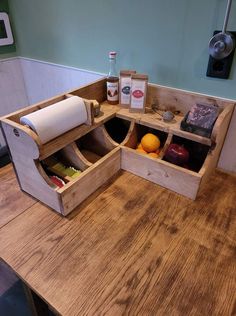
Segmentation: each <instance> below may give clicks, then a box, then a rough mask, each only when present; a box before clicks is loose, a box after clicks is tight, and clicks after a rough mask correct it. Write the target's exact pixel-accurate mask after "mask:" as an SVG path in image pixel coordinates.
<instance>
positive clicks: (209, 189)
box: [0, 172, 236, 316]
mask: <svg viewBox="0 0 236 316" xmlns="http://www.w3.org/2000/svg"><path fill="white" fill-rule="evenodd" d="M235 187H236V178H235V177H231V176H229V175H226V174H222V173H219V172H217V173H215V174H213V175H212V177H211V181H210V184H209V185H207V186H206V189H205V193H204V194H201V195H200V196H199V198H198V199H197V200H196V201H191V200H189V199H186V198H185V197H182V196H180V195H178V194H176V193H173V192H171V191H169V190H166V189H164V188H162V187H160V186H156V185H154V184H153V183H151V182H150V181H146V180H145V179H142V178H140V177H137V176H135V175H132V174H130V173H127V172H123V173H122V174H121V175H120V176H119V177H118V178H117V179H116V180H115V181H114V182H113V183H112V184H110V185H109V186H108V187H106V188H105V189H104V192H103V193H102V194H101V195H99V196H93V198H92V199H91V201H90V203H89V204H84V205H83V207H79V208H77V210H76V212H75V213H73V214H74V215H73V216H71V217H69V218H63V217H61V216H59V215H58V214H56V213H53V212H51V211H50V209H48V208H47V207H45V206H43V205H42V204H40V203H37V204H36V205H34V206H33V207H32V208H30V209H29V210H27V212H25V213H23V214H21V215H20V216H19V217H17V218H16V219H15V220H14V221H11V222H10V223H9V224H8V225H6V226H5V227H3V228H2V229H1V230H0V256H1V257H2V258H3V259H4V260H5V261H6V262H7V263H8V264H9V265H10V266H11V267H12V268H13V269H14V270H15V271H16V272H17V274H18V275H19V276H20V277H21V278H22V279H23V280H24V281H25V282H26V283H27V284H28V285H29V286H30V287H31V288H32V289H33V290H34V291H35V292H36V293H37V294H38V295H39V296H41V297H43V298H44V300H46V301H47V302H48V303H49V304H50V305H51V306H52V307H53V308H54V309H55V310H57V311H58V313H59V314H61V315H64V316H67V315H68V316H69V315H78V314H79V315H85V314H86V315H105V314H106V315H116V316H121V315H128V314H129V315H192V316H198V315H201V316H209V315H227V316H230V315H234V313H235V299H236V279H235V268H236V260H235V247H236V242H235V240H236V235H235V234H236V232H235V225H236V217H235V216H234V210H235V199H236V191H235ZM91 298H92V299H91Z"/></svg>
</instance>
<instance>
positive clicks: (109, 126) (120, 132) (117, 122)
mask: <svg viewBox="0 0 236 316" xmlns="http://www.w3.org/2000/svg"><path fill="white" fill-rule="evenodd" d="M130 125H131V122H130V121H129V120H124V119H121V118H118V117H114V118H112V119H110V120H109V121H107V122H106V123H105V124H104V126H105V129H106V131H107V133H108V134H109V136H110V137H111V138H112V139H113V140H114V141H115V142H116V143H117V144H121V143H122V142H123V141H124V140H125V138H126V136H127V134H128V132H129V129H130Z"/></svg>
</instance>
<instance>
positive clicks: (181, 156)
mask: <svg viewBox="0 0 236 316" xmlns="http://www.w3.org/2000/svg"><path fill="white" fill-rule="evenodd" d="M165 159H166V160H167V161H169V162H171V163H173V164H175V165H178V166H183V165H185V164H187V163H188V160H189V152H188V150H187V149H186V148H184V146H183V145H178V144H170V145H169V146H168V148H167V150H166V152H165Z"/></svg>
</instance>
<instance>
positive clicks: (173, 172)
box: [121, 147, 201, 200]
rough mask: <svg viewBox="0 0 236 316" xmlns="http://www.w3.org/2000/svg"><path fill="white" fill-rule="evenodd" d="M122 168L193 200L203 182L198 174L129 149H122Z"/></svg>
mask: <svg viewBox="0 0 236 316" xmlns="http://www.w3.org/2000/svg"><path fill="white" fill-rule="evenodd" d="M121 168H122V169H123V170H127V171H129V172H132V173H133V174H135V175H137V176H140V177H143V178H144V179H146V180H149V181H152V182H154V183H156V184H159V185H161V186H163V187H166V188H168V189H170V190H172V191H174V192H177V193H180V194H182V195H184V196H186V197H189V198H191V199H193V200H194V199H195V198H196V195H197V192H198V188H199V184H200V181H201V176H199V175H198V174H197V173H196V172H192V171H190V170H187V169H184V168H181V167H178V166H174V165H172V164H170V163H168V162H166V161H163V160H161V159H157V158H151V157H148V156H146V155H142V154H139V153H137V152H136V151H135V150H133V149H130V148H127V147H122V149H121Z"/></svg>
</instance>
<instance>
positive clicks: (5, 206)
mask: <svg viewBox="0 0 236 316" xmlns="http://www.w3.org/2000/svg"><path fill="white" fill-rule="evenodd" d="M36 202H37V201H36V200H35V199H34V198H32V197H31V196H30V195H28V194H26V193H24V192H22V191H21V190H20V188H19V185H18V182H17V180H16V176H15V172H14V170H13V168H12V165H11V164H9V165H6V166H5V167H2V168H0V228H1V227H2V226H4V225H5V224H7V223H8V222H9V221H11V220H12V219H13V218H15V217H16V216H18V215H19V214H21V213H22V212H24V211H25V210H26V209H27V208H29V207H30V206H32V205H33V204H35V203H36Z"/></svg>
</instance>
